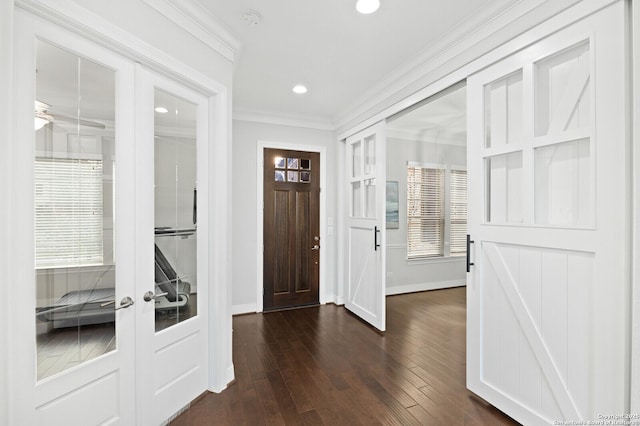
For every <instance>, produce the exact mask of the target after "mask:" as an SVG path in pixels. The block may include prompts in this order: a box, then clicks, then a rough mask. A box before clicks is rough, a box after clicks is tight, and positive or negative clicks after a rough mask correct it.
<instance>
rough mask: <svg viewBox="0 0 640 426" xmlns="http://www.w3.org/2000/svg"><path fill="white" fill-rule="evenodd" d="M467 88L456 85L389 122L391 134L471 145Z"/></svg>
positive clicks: (392, 135)
mask: <svg viewBox="0 0 640 426" xmlns="http://www.w3.org/2000/svg"><path fill="white" fill-rule="evenodd" d="M466 96H467V89H466V87H465V86H464V85H460V86H459V87H453V88H450V89H448V90H444V91H443V92H441V93H439V94H437V95H435V96H432V97H431V98H429V99H426V100H425V101H423V102H421V103H419V104H417V105H415V106H413V107H411V108H408V109H407V110H405V111H402V112H400V113H398V114H396V115H395V116H393V117H391V118H390V119H389V120H388V121H387V128H386V131H387V136H389V137H390V138H398V139H406V140H412V141H424V142H434V143H438V144H443V145H458V146H466V144H467V106H466V105H467V102H466Z"/></svg>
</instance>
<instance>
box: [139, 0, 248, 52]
mask: <svg viewBox="0 0 640 426" xmlns="http://www.w3.org/2000/svg"><path fill="white" fill-rule="evenodd" d="M143 1H144V2H145V3H146V4H147V5H149V6H150V7H152V8H154V9H155V10H157V11H158V12H160V13H161V14H162V15H164V16H165V17H166V18H168V19H169V20H171V21H173V23H175V24H176V25H178V26H179V27H180V28H182V29H183V30H185V31H187V32H188V33H190V34H191V35H193V36H194V37H196V38H197V39H198V40H200V41H202V42H203V43H205V44H206V45H207V46H209V47H210V48H212V49H213V50H215V51H216V52H218V53H219V54H220V55H222V56H224V57H225V58H227V59H228V60H230V61H231V62H233V61H235V59H236V53H237V52H238V51H239V50H240V48H241V46H242V44H241V43H240V41H238V39H236V38H235V37H234V36H232V35H231V34H230V33H229V32H228V31H227V30H225V29H224V27H223V26H222V25H220V23H218V22H217V21H216V20H215V19H214V18H213V17H212V16H211V11H209V10H208V9H206V8H205V7H203V6H202V5H201V4H199V3H197V2H195V1H192V0H143Z"/></svg>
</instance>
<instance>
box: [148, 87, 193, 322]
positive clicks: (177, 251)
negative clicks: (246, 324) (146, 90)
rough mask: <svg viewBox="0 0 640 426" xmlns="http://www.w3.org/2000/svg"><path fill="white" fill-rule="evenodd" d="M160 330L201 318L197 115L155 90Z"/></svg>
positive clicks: (176, 99) (189, 105)
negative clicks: (197, 253) (199, 304)
mask: <svg viewBox="0 0 640 426" xmlns="http://www.w3.org/2000/svg"><path fill="white" fill-rule="evenodd" d="M154 97H155V99H154V101H155V102H154V105H155V114H154V140H155V144H154V170H155V200H154V201H155V203H154V204H155V205H154V211H155V247H154V250H155V278H156V295H157V296H156V299H155V304H156V315H155V317H156V321H155V329H156V331H160V330H163V329H165V328H168V327H171V326H172V325H175V324H178V323H180V322H181V321H184V320H186V319H188V318H191V317H193V316H195V315H197V303H196V294H195V289H196V286H197V274H196V267H197V262H196V246H197V224H196V213H197V187H196V172H197V167H196V158H197V157H196V111H197V107H196V105H194V104H193V103H191V102H188V101H186V100H184V99H181V98H179V97H177V96H174V95H173V94H171V93H168V92H165V91H163V90H160V89H157V88H156V89H155V91H154Z"/></svg>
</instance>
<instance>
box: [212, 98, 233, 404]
mask: <svg viewBox="0 0 640 426" xmlns="http://www.w3.org/2000/svg"><path fill="white" fill-rule="evenodd" d="M229 98H230V95H229V93H228V92H227V91H224V92H223V93H220V94H219V95H218V96H212V97H210V98H209V124H210V130H209V138H210V143H211V146H212V147H214V149H210V150H209V164H210V166H211V167H212V169H213V171H212V172H210V173H209V179H210V181H209V194H210V195H209V202H210V203H212V204H211V205H210V208H209V212H210V216H211V220H210V224H211V225H210V226H209V237H208V238H209V244H210V249H209V255H210V263H209V278H210V280H211V284H210V287H209V318H210V321H211V326H210V327H209V333H210V334H209V356H210V359H209V366H210V368H209V390H211V391H212V392H221V391H222V390H223V389H225V388H226V387H227V385H228V384H229V383H231V382H232V381H233V379H234V373H233V372H234V365H233V324H232V320H231V283H232V282H233V280H232V275H233V274H232V266H231V265H232V257H231V256H232V254H231V253H232V250H231V228H232V220H233V219H232V218H233V214H232V211H231V206H232V202H231V197H232V191H231V180H230V176H231V174H232V171H233V170H232V164H233V162H232V161H231V156H232V147H231V144H232V138H231V117H230V114H229V112H230V109H231V108H230V105H231V103H230V102H231V101H230V99H229ZM214 200H218V201H219V202H220V204H222V205H223V206H226V208H213V205H214V204H216V201H214Z"/></svg>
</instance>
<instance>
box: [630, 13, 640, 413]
mask: <svg viewBox="0 0 640 426" xmlns="http://www.w3.org/2000/svg"><path fill="white" fill-rule="evenodd" d="M629 4H630V21H631V22H630V24H631V60H630V62H631V64H630V65H631V76H630V83H631V85H632V91H631V98H632V99H631V101H632V104H631V108H630V110H631V114H632V116H631V129H632V134H631V154H632V155H631V161H632V167H631V173H632V177H631V188H632V193H631V200H632V204H631V206H632V220H631V230H632V232H631V238H632V249H631V265H632V271H631V285H632V288H631V291H632V297H631V317H632V319H631V355H630V359H631V374H630V388H631V391H630V400H631V406H630V410H629V412H630V413H640V224H639V223H638V220H640V7H636V5H635V4H634V3H633V2H629Z"/></svg>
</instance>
